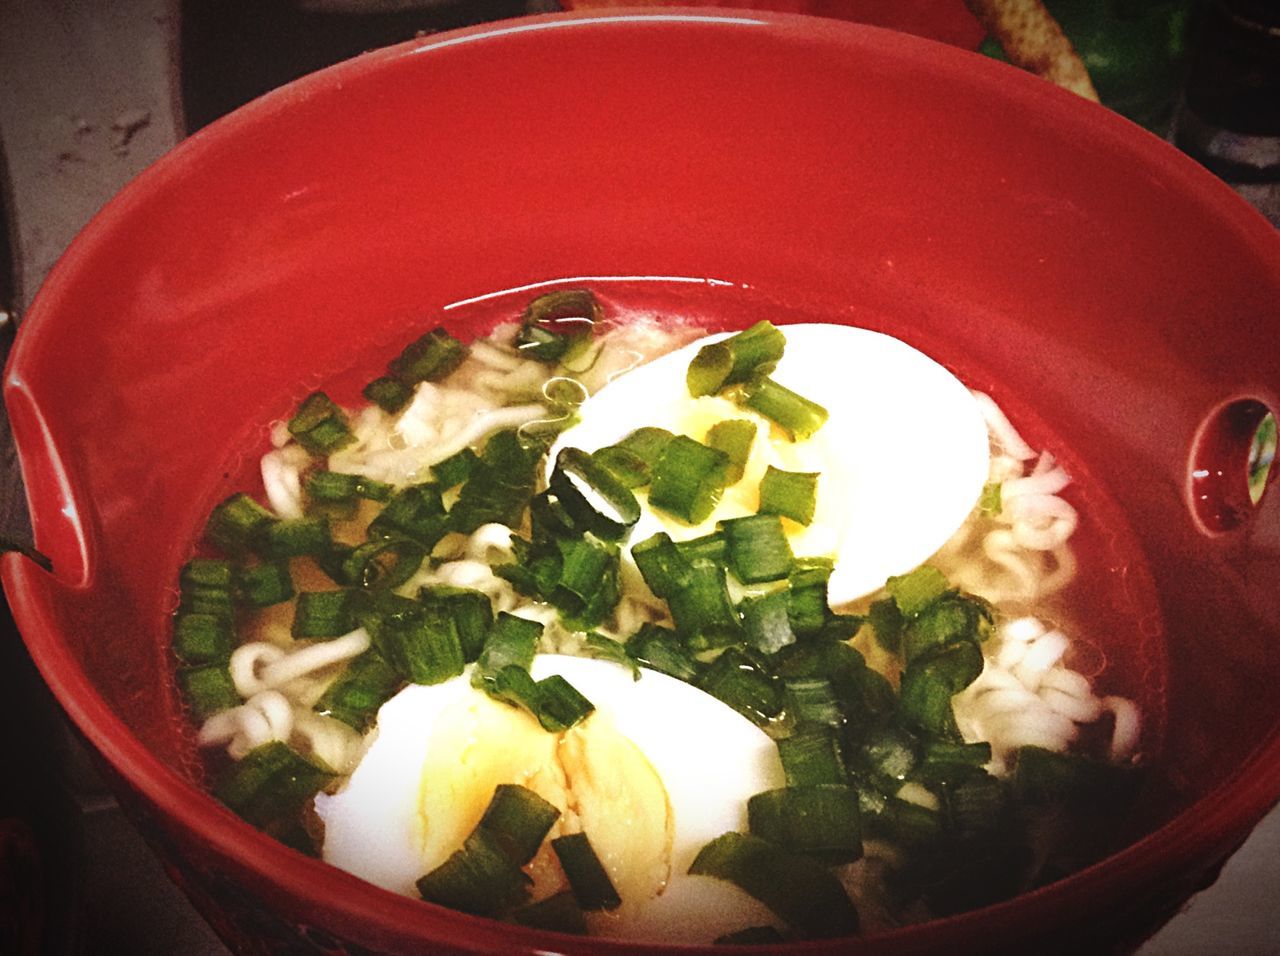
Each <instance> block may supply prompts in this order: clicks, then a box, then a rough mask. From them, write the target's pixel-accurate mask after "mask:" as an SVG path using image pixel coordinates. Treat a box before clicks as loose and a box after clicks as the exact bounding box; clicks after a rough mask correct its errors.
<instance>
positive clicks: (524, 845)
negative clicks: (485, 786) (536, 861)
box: [480, 783, 560, 866]
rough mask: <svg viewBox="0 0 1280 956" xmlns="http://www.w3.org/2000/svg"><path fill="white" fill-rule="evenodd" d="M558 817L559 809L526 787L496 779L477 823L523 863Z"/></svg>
mask: <svg viewBox="0 0 1280 956" xmlns="http://www.w3.org/2000/svg"><path fill="white" fill-rule="evenodd" d="M559 818H560V811H559V810H557V809H556V808H555V807H554V806H553V805H552V804H550V803H548V802H547V801H546V800H543V799H542V797H540V796H538V795H537V794H536V793H534V792H533V791H532V790H530V789H529V788H528V787H522V786H520V785H519V784H514V783H500V784H498V786H497V787H496V788H495V789H494V791H493V799H491V800H490V801H489V806H488V807H487V808H486V809H485V811H484V816H483V817H481V818H480V826H482V827H484V829H486V830H488V831H489V833H490V834H492V835H493V837H494V838H495V839H496V840H497V842H498V844H499V846H501V847H502V850H503V852H504V853H506V855H507V858H508V859H510V860H511V862H512V863H514V864H516V866H524V865H525V864H526V863H528V862H529V861H530V860H532V859H533V857H534V854H535V853H537V852H538V847H540V846H542V841H543V840H545V839H546V837H547V833H548V832H549V831H550V830H551V827H552V825H553V824H554V823H555V822H556V820H558V819H559Z"/></svg>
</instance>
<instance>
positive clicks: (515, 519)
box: [449, 431, 542, 534]
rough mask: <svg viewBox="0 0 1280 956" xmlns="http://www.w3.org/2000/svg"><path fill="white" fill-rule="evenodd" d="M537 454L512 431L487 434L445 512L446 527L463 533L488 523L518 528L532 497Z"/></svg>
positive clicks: (468, 532) (537, 451)
mask: <svg viewBox="0 0 1280 956" xmlns="http://www.w3.org/2000/svg"><path fill="white" fill-rule="evenodd" d="M541 457H542V452H541V451H540V450H538V449H534V448H526V447H525V446H524V445H523V444H522V443H521V441H520V438H519V436H518V435H517V434H516V433H515V432H514V431H505V432H498V433H497V434H496V435H492V436H490V438H489V440H488V441H487V442H485V446H484V451H483V452H481V454H480V460H479V461H478V462H476V463H475V466H474V468H473V469H472V472H471V477H469V478H468V479H467V482H466V484H464V485H463V486H462V491H461V492H460V493H459V495H458V500H457V501H456V502H455V503H454V506H453V508H452V509H451V510H450V512H449V524H450V527H451V528H452V529H453V530H455V531H461V532H462V533H463V534H470V533H471V532H473V531H475V530H476V528H478V527H480V526H481V525H483V524H490V523H492V522H496V523H498V524H505V525H507V526H508V527H518V526H519V525H520V523H521V521H522V519H523V518H524V512H525V509H526V508H528V507H529V500H530V499H531V498H532V497H533V493H534V487H535V485H536V480H537V476H536V472H537V467H538V462H539V460H540V459H541Z"/></svg>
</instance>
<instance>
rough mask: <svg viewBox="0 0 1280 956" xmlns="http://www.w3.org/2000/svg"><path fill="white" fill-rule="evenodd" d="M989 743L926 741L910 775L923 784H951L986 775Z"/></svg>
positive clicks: (989, 755)
mask: <svg viewBox="0 0 1280 956" xmlns="http://www.w3.org/2000/svg"><path fill="white" fill-rule="evenodd" d="M990 762H991V744H989V743H986V742H985V741H979V742H978V743H972V744H962V743H953V742H951V741H947V740H929V741H926V742H925V744H924V748H923V753H922V755H921V758H920V765H919V766H918V767H917V768H916V769H915V773H914V776H915V777H916V778H918V779H920V780H923V781H924V782H925V783H930V784H946V785H954V784H957V783H962V782H964V781H966V780H970V779H974V778H978V777H985V776H987V771H986V769H985V768H986V765H987V764H988V763H990Z"/></svg>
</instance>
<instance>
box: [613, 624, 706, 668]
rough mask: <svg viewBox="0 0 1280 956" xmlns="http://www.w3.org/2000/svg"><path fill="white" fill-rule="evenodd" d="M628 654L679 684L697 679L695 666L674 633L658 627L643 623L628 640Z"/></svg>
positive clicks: (695, 663)
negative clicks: (678, 681)
mask: <svg viewBox="0 0 1280 956" xmlns="http://www.w3.org/2000/svg"><path fill="white" fill-rule="evenodd" d="M626 647H627V654H629V655H630V656H631V657H633V658H634V659H635V660H637V661H639V662H640V663H641V664H643V665H644V666H645V667H648V668H650V669H652V670H655V671H661V672H662V673H664V674H668V675H670V676H671V677H675V678H677V679H679V680H682V681H693V680H694V679H695V678H696V677H697V676H698V663H697V661H695V660H694V659H693V657H692V656H690V654H689V652H688V651H686V650H685V648H684V645H683V644H682V643H681V642H680V638H679V637H677V636H676V634H675V632H674V631H670V630H668V629H667V628H665V627H661V626H659V625H657V624H651V623H648V622H646V623H644V624H642V625H640V630H638V631H636V633H634V634H632V635H631V637H629V638H628V639H627V645H626Z"/></svg>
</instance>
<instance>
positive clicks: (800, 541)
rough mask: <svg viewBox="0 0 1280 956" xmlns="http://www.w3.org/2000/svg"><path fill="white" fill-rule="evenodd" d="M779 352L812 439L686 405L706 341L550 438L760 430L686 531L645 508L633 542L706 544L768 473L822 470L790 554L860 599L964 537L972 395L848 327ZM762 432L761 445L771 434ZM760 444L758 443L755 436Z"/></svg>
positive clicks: (754, 501) (912, 356)
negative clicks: (811, 560)
mask: <svg viewBox="0 0 1280 956" xmlns="http://www.w3.org/2000/svg"><path fill="white" fill-rule="evenodd" d="M782 331H783V333H784V334H785V336H786V350H785V352H784V354H783V357H782V359H781V361H779V362H778V365H777V368H776V369H775V370H774V372H773V373H772V378H773V379H774V380H775V381H777V382H778V383H780V384H782V385H784V386H786V387H787V388H789V389H791V390H792V391H795V392H797V393H799V394H801V395H803V396H804V397H805V398H808V399H810V400H811V401H815V402H817V403H818V404H820V405H822V406H823V407H824V408H825V409H826V410H827V411H828V413H829V416H830V417H829V418H828V419H827V421H826V423H825V424H824V425H823V426H822V427H821V428H820V429H819V430H818V431H817V433H816V434H815V435H813V437H811V438H810V439H808V440H807V441H802V442H791V441H789V440H788V439H787V437H786V436H785V435H784V434H783V433H782V432H781V430H780V429H778V428H776V427H773V428H772V429H771V428H770V424H769V422H768V421H767V420H766V419H764V418H762V417H760V416H758V415H756V414H755V413H754V412H752V411H750V410H749V409H745V408H742V407H739V406H737V405H735V404H734V403H732V402H731V401H729V400H727V399H725V398H722V397H719V396H706V397H702V398H696V399H695V398H692V397H690V395H689V392H688V388H687V386H686V384H685V373H686V371H687V369H688V367H689V362H690V360H691V359H692V358H693V357H694V356H695V355H696V354H697V353H698V350H699V349H701V348H702V347H703V346H704V345H707V344H708V343H711V342H716V341H719V340H721V339H723V338H727V335H725V334H720V335H711V336H707V337H704V338H701V339H698V340H696V341H694V342H692V343H691V344H689V345H687V346H685V347H683V348H681V349H677V350H676V351H674V352H671V353H669V354H667V355H664V356H662V357H661V358H658V359H655V360H654V361H652V362H649V363H647V364H645V365H642V366H640V367H639V368H637V369H634V370H632V371H630V372H628V373H626V374H625V375H622V376H620V377H618V378H616V379H614V380H613V381H612V382H610V383H609V384H608V385H607V386H605V387H604V388H602V389H600V391H598V392H597V393H596V394H595V395H593V396H591V397H590V398H589V399H587V401H586V402H585V403H583V405H582V408H581V413H580V422H579V423H578V424H577V425H575V426H574V427H572V428H570V429H568V430H566V431H565V432H564V434H563V435H561V436H560V439H559V440H558V441H557V443H556V445H555V447H554V448H553V449H552V453H551V456H550V459H549V461H552V462H553V461H554V459H555V455H556V453H558V452H559V450H560V448H562V447H566V446H568V447H576V448H581V449H583V450H584V451H589V452H590V451H595V450H597V449H599V448H603V447H604V446H606V445H611V444H613V443H614V442H617V441H618V440H620V439H621V438H623V437H625V436H626V435H628V434H630V433H631V432H632V431H634V430H635V429H637V428H641V427H643V426H657V427H661V428H666V429H667V430H669V431H671V432H674V433H676V434H684V435H688V436H690V437H691V438H695V439H698V440H699V441H701V440H703V439H704V438H705V435H706V432H707V429H708V428H710V427H711V426H712V425H714V424H715V423H717V422H719V421H723V420H725V419H728V418H747V419H750V420H752V421H755V422H756V423H757V426H758V427H757V433H756V440H755V441H754V442H753V443H752V451H751V457H750V459H749V461H748V463H747V466H746V472H745V475H744V477H743V479H742V480H741V481H739V482H738V483H737V484H736V485H734V486H732V487H730V488H729V489H727V490H726V491H725V494H724V496H723V498H722V499H721V501H720V504H719V505H718V506H717V507H716V510H715V511H714V512H713V513H712V515H711V516H710V518H708V519H707V520H706V521H705V522H703V523H702V524H700V525H697V526H692V527H691V526H689V525H688V524H686V523H684V522H682V521H680V520H679V519H677V518H674V517H671V516H669V515H665V514H663V513H661V512H658V511H656V510H654V509H651V508H649V507H647V504H646V503H645V494H644V492H643V491H638V492H637V497H638V498H639V499H641V502H642V505H644V507H643V509H642V512H643V513H642V517H641V519H640V521H639V522H638V523H637V525H636V527H635V528H633V529H632V533H631V537H630V541H631V543H633V544H634V543H638V542H640V541H643V540H644V539H645V538H647V537H649V536H650V535H652V534H654V533H656V532H658V531H666V532H667V533H668V534H670V535H671V537H672V538H674V539H675V540H677V541H680V540H687V539H688V538H692V537H697V536H699V535H702V534H707V533H709V532H710V531H713V530H714V529H715V523H716V522H717V521H719V520H723V519H726V518H733V517H740V516H743V515H748V514H754V513H755V512H756V510H757V508H758V505H759V495H758V487H759V482H760V478H761V477H762V476H763V475H764V473H765V471H766V469H767V468H768V466H770V465H772V466H774V467H775V468H780V469H784V470H788V471H804V472H817V473H818V474H819V478H818V492H817V508H816V511H815V515H814V519H813V521H812V522H811V523H810V524H809V525H808V526H807V527H801V526H799V525H797V524H794V523H792V522H790V521H786V522H784V526H785V527H786V528H787V531H788V537H789V539H790V541H791V546H792V550H793V552H794V553H795V554H796V555H797V556H802V557H817V556H826V557H833V558H835V559H836V566H835V571H834V573H833V574H832V576H831V580H830V584H829V594H830V599H831V603H832V604H835V605H839V604H843V603H846V602H849V601H853V600H856V599H857V598H859V597H862V596H864V595H867V594H870V593H872V592H873V591H875V590H877V589H878V588H881V587H883V586H884V582H885V580H886V579H887V578H888V577H889V576H890V575H894V574H904V573H906V572H907V571H910V570H911V569H912V568H915V567H917V566H918V565H920V564H921V563H922V562H924V561H926V560H927V559H928V558H929V557H930V556H931V555H932V554H933V553H934V552H936V551H937V550H938V549H939V548H940V547H941V546H942V545H943V544H944V543H945V542H946V541H947V539H948V538H950V537H951V535H952V534H954V533H955V531H956V530H957V529H958V528H959V527H960V525H961V524H962V523H963V522H964V520H965V518H966V517H968V515H969V513H970V512H971V511H972V510H973V507H974V505H975V503H976V502H977V500H978V498H979V497H980V495H981V494H982V487H983V485H984V483H985V482H986V480H987V474H988V457H989V448H988V439H987V427H986V423H985V421H984V419H983V417H982V412H981V409H980V408H979V406H978V404H977V402H976V401H975V400H974V399H973V396H972V395H971V394H970V392H969V390H968V388H966V387H965V385H964V384H963V383H962V382H960V381H959V380H958V379H957V378H956V377H955V376H954V375H952V374H951V373H950V372H949V371H947V369H945V368H944V367H943V366H941V365H939V364H938V363H937V362H935V361H934V360H933V359H931V358H929V357H928V356H926V355H924V354H923V353H922V352H919V351H917V350H916V349H914V348H912V347H911V346H909V345H907V344H906V343H904V342H902V341H900V340H898V339H895V338H893V337H891V336H888V335H883V334H881V333H879V332H872V331H869V330H867V329H858V328H851V327H849V326H843V325H823V324H802V325H788V326H784V327H783V328H782ZM766 436H767V438H766ZM762 439H765V440H762Z"/></svg>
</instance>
